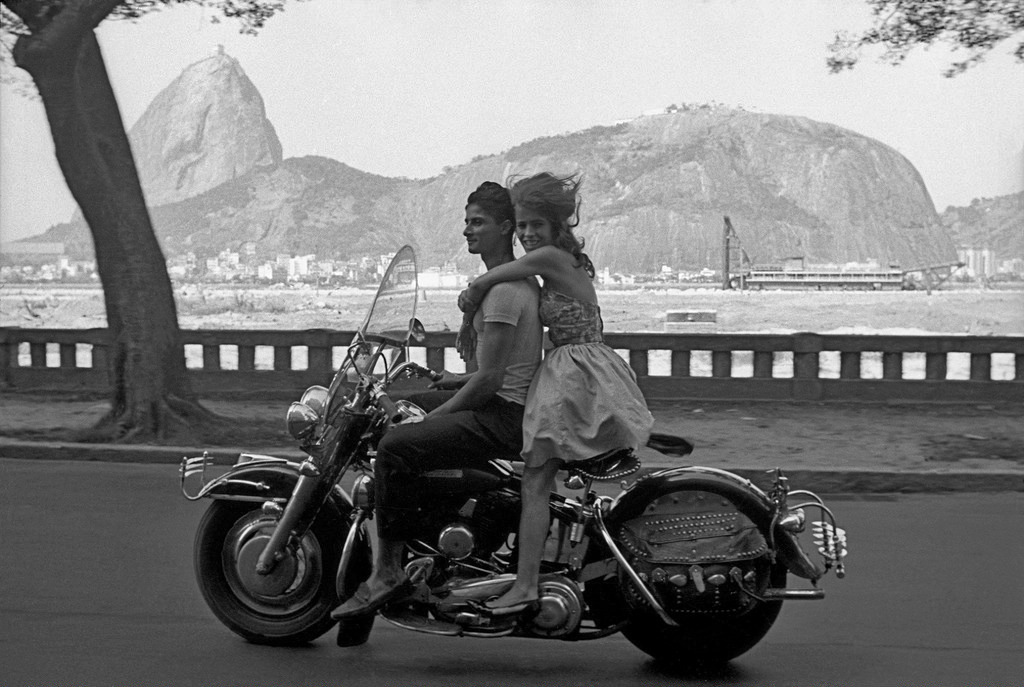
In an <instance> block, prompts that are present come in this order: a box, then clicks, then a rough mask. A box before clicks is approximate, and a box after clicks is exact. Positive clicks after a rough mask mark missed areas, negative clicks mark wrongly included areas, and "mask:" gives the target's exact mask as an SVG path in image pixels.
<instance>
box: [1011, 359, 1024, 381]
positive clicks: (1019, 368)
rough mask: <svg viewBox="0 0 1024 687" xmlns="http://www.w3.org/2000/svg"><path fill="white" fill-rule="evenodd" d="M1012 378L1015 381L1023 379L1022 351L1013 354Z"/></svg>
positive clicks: (1023, 363)
mask: <svg viewBox="0 0 1024 687" xmlns="http://www.w3.org/2000/svg"><path fill="white" fill-rule="evenodd" d="M1013 378H1014V379H1016V380H1017V381H1021V380H1024V353H1017V354H1016V355H1014V356H1013Z"/></svg>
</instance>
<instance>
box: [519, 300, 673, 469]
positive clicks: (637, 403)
mask: <svg viewBox="0 0 1024 687" xmlns="http://www.w3.org/2000/svg"><path fill="white" fill-rule="evenodd" d="M540 320H541V322H542V323H543V324H544V325H545V326H547V327H548V336H549V337H550V339H551V343H553V344H554V346H555V347H554V348H553V349H551V350H550V351H548V353H547V356H545V358H544V360H543V362H541V364H540V367H538V368H537V373H536V374H535V375H534V378H533V381H532V383H531V384H530V391H529V393H528V394H527V397H526V414H525V416H524V418H523V453H522V455H523V460H524V461H525V462H526V465H527V466H530V467H536V466H540V465H543V464H544V463H546V462H547V461H548V460H549V459H551V458H561V459H562V460H564V461H574V460H585V459H587V458H592V457H594V456H596V455H598V454H600V453H604V452H605V451H609V450H611V449H614V448H623V447H629V448H634V449H635V448H637V447H638V446H641V445H643V444H644V443H646V441H647V438H648V436H649V435H650V432H651V427H653V426H654V417H653V416H652V415H651V413H650V411H649V410H648V409H647V403H646V402H645V401H644V397H643V394H642V393H641V392H640V389H639V387H637V385H636V375H635V374H634V373H633V370H632V368H630V367H629V365H628V364H627V363H626V361H625V360H623V359H622V358H621V357H619V355H618V354H617V353H616V352H615V351H614V350H612V349H611V348H609V347H608V346H606V345H605V343H604V337H603V335H602V331H603V329H604V325H603V322H602V321H601V309H600V308H599V307H598V306H597V305H596V304H594V303H588V302H587V301H581V300H578V299H576V298H572V297H570V296H566V295H565V294H561V293H558V292H557V291H552V290H550V289H547V288H542V289H541V294H540Z"/></svg>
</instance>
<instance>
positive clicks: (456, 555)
mask: <svg viewBox="0 0 1024 687" xmlns="http://www.w3.org/2000/svg"><path fill="white" fill-rule="evenodd" d="M518 525H519V497H518V495H517V494H515V493H514V492H512V491H510V490H508V489H502V490H497V491H491V492H486V493H483V494H479V495H476V496H472V497H470V498H467V499H466V500H465V502H463V503H462V506H461V507H460V508H459V509H458V520H457V521H456V522H452V523H450V524H448V525H446V526H445V527H443V528H442V529H441V532H440V534H439V535H438V539H437V548H438V550H439V551H440V552H441V553H443V554H444V555H445V556H447V557H448V558H451V559H452V560H462V559H464V558H467V557H468V556H470V555H471V554H474V553H475V554H476V555H477V556H480V557H486V555H487V554H490V553H493V552H494V551H496V550H498V549H499V548H501V545H502V544H504V543H505V541H506V539H507V538H508V535H509V534H510V533H511V532H514V531H515V530H516V528H517V527H518Z"/></svg>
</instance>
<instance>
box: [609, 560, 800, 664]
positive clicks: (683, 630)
mask: <svg viewBox="0 0 1024 687" xmlns="http://www.w3.org/2000/svg"><path fill="white" fill-rule="evenodd" d="M771 581H772V585H773V586H777V587H782V586H785V584H786V568H785V566H783V565H778V564H776V565H774V566H772V569H771ZM781 609H782V602H781V601H768V602H757V603H756V605H755V606H754V607H753V608H751V609H750V610H749V611H747V612H746V613H744V614H743V615H738V616H723V617H713V616H695V617H692V618H680V617H675V618H673V619H674V620H675V621H676V622H678V623H679V627H669V626H667V625H665V624H664V623H663V622H662V621H661V620H660V619H658V617H657V616H656V615H654V614H653V613H645V614H643V615H638V616H635V617H634V618H633V621H632V622H631V623H630V624H629V625H627V626H626V627H625V628H623V630H622V634H623V635H625V636H626V639H628V640H629V641H630V642H632V643H633V645H634V646H636V647H637V648H638V649H640V650H641V651H643V652H644V653H646V654H649V655H650V656H653V657H654V658H655V660H658V661H662V662H665V663H668V664H672V665H679V666H683V665H685V666H687V667H701V668H707V667H714V666H720V665H722V664H724V663H727V662H728V661H730V660H732V659H734V658H736V657H737V656H739V655H741V654H743V653H746V652H747V651H749V650H750V649H751V648H753V647H754V645H755V644H757V643H758V642H760V641H761V640H762V639H763V638H764V636H765V635H766V634H768V630H770V629H771V627H772V625H773V624H774V623H775V619H776V618H777V617H778V615H779V611H780V610H781Z"/></svg>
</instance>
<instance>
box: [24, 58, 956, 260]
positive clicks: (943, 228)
mask: <svg viewBox="0 0 1024 687" xmlns="http://www.w3.org/2000/svg"><path fill="white" fill-rule="evenodd" d="M131 136H132V140H133V148H134V150H135V153H136V155H137V157H138V158H139V168H140V170H141V174H142V177H143V184H144V187H145V189H146V193H147V199H148V201H149V203H150V206H151V212H152V215H153V221H154V227H155V230H156V233H157V236H158V238H159V239H160V241H161V243H162V245H163V247H164V251H165V253H166V254H167V255H168V256H174V255H177V254H180V253H182V252H185V251H192V252H194V253H196V255H197V256H199V257H206V256H210V255H215V254H216V253H218V252H219V251H220V250H223V249H232V250H237V249H238V248H239V247H240V246H241V245H242V244H243V243H245V242H249V241H252V242H255V244H256V250H257V253H258V254H260V255H265V256H273V255H276V254H279V253H293V254H309V253H316V254H317V255H318V256H319V257H322V258H328V257H331V258H355V257H359V256H361V255H365V254H368V253H373V252H377V251H378V250H390V249H393V248H394V247H397V246H399V245H401V244H402V243H411V244H412V245H413V246H414V247H416V249H417V251H418V253H419V255H420V259H421V264H422V265H423V266H431V265H441V264H443V263H445V262H448V261H455V262H457V263H459V264H460V266H461V267H463V269H469V270H472V269H475V267H476V265H477V261H476V258H474V257H472V256H468V255H466V254H465V249H464V242H463V238H462V235H461V229H462V212H463V208H464V206H465V201H466V196H467V195H468V194H469V193H470V191H472V190H473V189H474V188H475V187H476V186H477V185H478V184H479V183H480V182H482V181H484V180H487V179H492V180H504V179H506V178H508V177H509V175H527V174H531V173H533V172H536V171H540V170H550V171H553V172H559V173H565V172H573V171H580V172H582V173H583V176H584V186H583V191H582V193H583V202H582V206H581V219H582V221H581V223H580V226H579V228H578V230H577V231H578V233H579V235H580V236H582V237H583V238H584V239H585V240H586V250H587V252H588V253H589V254H590V255H591V257H592V259H593V260H594V263H595V264H596V265H597V266H598V269H604V268H605V267H607V268H609V269H610V270H611V271H613V272H624V273H644V272H647V273H650V272H656V271H658V270H659V269H660V268H661V267H662V266H663V265H668V266H671V267H673V268H679V269H683V268H700V267H705V266H711V267H714V268H717V267H718V266H719V264H720V263H721V257H720V256H721V244H722V232H723V225H724V222H723V217H724V216H726V215H728V216H729V217H730V218H731V221H732V224H733V226H734V227H735V228H736V231H737V232H738V234H739V236H740V239H741V242H742V245H743V248H744V249H745V250H746V252H747V253H748V254H749V255H750V256H751V257H752V258H753V259H754V261H755V262H756V263H761V264H763V263H770V262H775V261H778V260H779V259H780V258H784V257H793V256H803V257H804V258H805V259H806V261H807V262H808V263H812V264H813V263H846V262H866V261H870V260H875V261H877V262H878V263H880V264H882V265H885V264H889V263H899V264H901V265H903V266H904V267H913V266H920V265H927V264H934V263H940V262H949V261H952V260H955V259H956V252H955V244H954V241H953V239H952V238H951V236H950V233H949V225H948V224H943V223H942V222H940V221H939V217H938V215H937V214H936V212H935V208H934V206H933V203H932V200H931V198H930V196H929V195H928V191H927V189H926V188H925V185H924V182H923V181H922V179H921V177H920V175H919V174H918V172H917V170H916V169H915V168H914V166H913V165H912V164H911V163H910V162H909V161H908V160H907V159H906V158H904V157H903V156H902V155H900V154H899V153H898V152H897V151H895V150H894V149H892V148H890V147H889V146H886V145H884V144H882V143H880V142H878V141H875V140H873V139H870V138H867V137H865V136H862V135H860V134H857V133H855V132H852V131H849V130H846V129H842V128H840V127H837V126H834V125H831V124H826V123H822V122H816V121H812V120H809V119H806V118H802V117H792V116H786V115H773V114H760V113H752V112H747V111H744V110H738V109H729V108H724V107H719V106H683V107H676V106H672V107H670V108H668V109H667V110H666V111H665V113H663V114H659V115H654V116H644V117H640V118H637V119H634V120H631V121H627V122H622V123H619V124H616V125H614V126H598V127H593V128H590V129H587V130H585V131H579V132H575V133H571V134H565V135H561V136H552V137H545V138H540V139H536V140H533V141H529V142H527V143H523V144H522V145H519V146H516V147H515V148H512V149H511V150H508V151H505V152H504V153H501V154H499V155H491V156H482V157H478V158H475V159H474V160H473V161H472V162H469V163H467V164H464V165H460V166H457V167H454V168H450V169H448V168H446V171H445V173H444V174H442V175H440V176H437V177H433V178H430V179H421V180H408V179H395V178H386V177H381V176H377V175H373V174H368V173H366V172H362V171H359V170H356V169H353V168H351V167H348V166H347V165H345V164H343V163H341V162H337V161H334V160H330V159H326V158H318V157H305V158H290V159H285V160H282V159H281V150H280V144H279V143H278V141H277V137H276V135H275V134H274V130H273V127H272V125H271V124H270V123H269V122H268V121H267V120H266V117H265V114H264V110H263V103H262V99H261V98H260V96H259V93H258V92H257V91H256V89H255V87H254V86H253V85H252V84H251V82H249V81H248V79H247V78H246V77H245V75H244V73H242V71H241V68H240V67H238V64H237V62H236V61H235V60H233V59H232V58H230V57H228V56H225V55H217V56H215V57H213V58H210V59H208V60H204V61H201V62H199V63H196V64H195V65H192V66H191V67H189V68H188V69H187V70H185V72H184V73H183V74H182V76H181V77H179V79H177V80H176V81H175V82H174V83H173V84H172V85H171V86H169V87H168V88H167V89H165V90H164V91H163V92H162V93H161V94H160V95H159V96H158V97H157V98H156V99H155V100H154V102H153V104H152V105H151V106H150V108H149V109H148V110H147V111H146V114H145V115H144V116H143V117H142V118H141V119H140V120H139V122H138V123H137V124H136V126H135V127H133V129H132V132H131ZM35 240H46V241H60V240H63V241H65V242H66V243H67V244H68V245H69V247H72V248H73V249H75V252H79V250H85V251H87V250H88V249H89V247H90V240H89V237H88V233H87V230H86V228H85V227H84V225H82V224H81V222H80V221H75V222H72V223H71V224H68V225H60V226H57V227H53V228H51V230H50V231H49V232H47V235H46V236H45V238H42V239H40V238H37V239H35Z"/></svg>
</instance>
